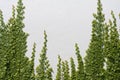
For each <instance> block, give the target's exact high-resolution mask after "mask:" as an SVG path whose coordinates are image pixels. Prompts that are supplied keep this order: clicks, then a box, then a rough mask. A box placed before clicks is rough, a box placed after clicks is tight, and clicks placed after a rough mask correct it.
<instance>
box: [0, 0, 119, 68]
mask: <svg viewBox="0 0 120 80" xmlns="http://www.w3.org/2000/svg"><path fill="white" fill-rule="evenodd" d="M23 1H24V5H25V7H26V9H25V17H26V18H25V21H24V22H25V25H26V27H25V31H26V32H28V33H29V34H30V36H29V37H28V52H27V56H31V51H32V45H33V43H34V42H36V43H37V49H36V50H37V53H36V65H37V64H38V57H39V53H40V51H41V48H42V44H43V32H44V30H46V31H47V34H48V53H47V56H48V58H49V60H50V63H51V66H52V67H53V68H56V64H57V55H58V54H60V55H61V57H62V58H63V60H69V58H70V57H75V54H74V53H75V49H74V44H75V43H78V44H79V46H80V51H81V55H82V57H84V56H85V51H86V50H87V47H88V43H89V41H90V35H91V28H92V27H91V22H92V20H93V16H92V14H93V13H94V12H96V7H97V0H23ZM16 3H17V0H0V9H1V10H2V11H3V15H4V19H5V21H6V22H7V20H8V18H9V17H10V16H11V11H12V5H16ZM102 4H103V9H104V13H105V14H106V18H107V19H108V18H111V17H110V11H111V10H113V11H114V13H115V14H116V16H117V17H118V13H119V12H120V0H102ZM119 22H120V20H119ZM118 25H120V24H118Z"/></svg>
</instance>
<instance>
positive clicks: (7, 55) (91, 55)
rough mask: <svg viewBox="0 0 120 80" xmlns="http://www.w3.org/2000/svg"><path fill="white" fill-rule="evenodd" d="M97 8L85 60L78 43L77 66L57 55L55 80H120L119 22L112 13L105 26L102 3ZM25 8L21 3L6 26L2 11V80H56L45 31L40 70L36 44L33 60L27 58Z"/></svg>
mask: <svg viewBox="0 0 120 80" xmlns="http://www.w3.org/2000/svg"><path fill="white" fill-rule="evenodd" d="M97 5H98V7H97V13H96V14H93V17H94V20H93V21H92V35H91V41H90V44H89V47H88V49H87V51H86V56H85V58H84V60H83V58H82V57H81V55H80V49H79V46H78V44H75V55H76V60H77V64H75V61H76V60H75V59H74V58H72V57H71V58H70V60H69V61H67V60H65V61H64V60H62V59H61V57H60V55H58V64H57V72H56V76H55V80H120V37H119V36H120V34H119V32H118V29H117V28H118V25H117V20H116V17H115V15H114V12H113V11H111V16H112V19H110V20H109V22H108V23H105V16H104V14H103V8H102V4H101V0H98V3H97ZM24 9H25V7H24V5H23V2H22V0H18V3H17V7H14V6H13V9H12V16H11V17H10V19H9V20H8V22H7V23H5V22H4V18H3V15H2V11H1V10H0V80H53V79H54V78H53V73H54V71H53V69H52V68H51V66H50V62H49V60H48V57H47V54H48V53H47V42H48V40H47V33H46V31H44V43H43V47H42V50H41V52H40V58H39V65H38V66H37V68H35V63H34V62H35V54H36V44H35V43H34V44H33V49H32V53H31V54H32V56H31V58H29V57H27V56H26V52H27V37H28V34H27V33H26V32H24V31H23V28H24V27H25V25H24V22H23V20H24ZM119 18H120V14H119Z"/></svg>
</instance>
